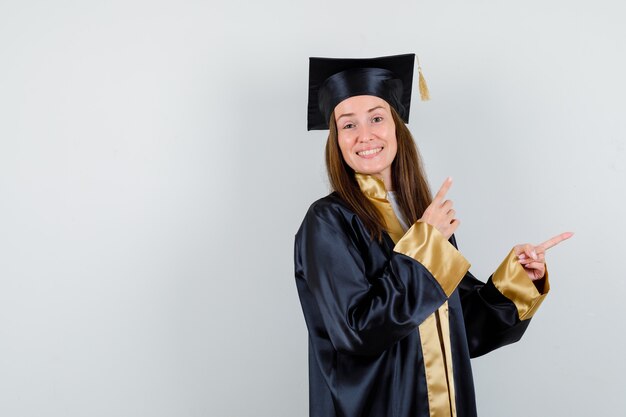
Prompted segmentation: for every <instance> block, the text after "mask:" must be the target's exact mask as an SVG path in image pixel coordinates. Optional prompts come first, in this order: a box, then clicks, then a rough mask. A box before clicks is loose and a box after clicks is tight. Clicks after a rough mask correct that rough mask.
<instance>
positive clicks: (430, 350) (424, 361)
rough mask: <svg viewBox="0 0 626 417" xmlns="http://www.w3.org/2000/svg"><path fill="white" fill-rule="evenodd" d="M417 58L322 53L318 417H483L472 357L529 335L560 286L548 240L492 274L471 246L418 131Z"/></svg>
mask: <svg viewBox="0 0 626 417" xmlns="http://www.w3.org/2000/svg"><path fill="white" fill-rule="evenodd" d="M414 59H415V58H414V55H400V56H394V57H384V58H374V59H327V58H311V62H310V65H311V67H310V88H309V129H324V128H328V129H329V135H328V142H327V144H326V166H327V169H328V176H329V179H330V184H331V187H332V190H333V192H332V194H330V195H328V196H327V197H324V198H322V199H320V200H318V201H316V202H315V203H313V204H312V205H311V207H310V209H309V210H308V212H307V214H306V216H305V218H304V220H303V222H302V225H301V227H300V229H299V230H298V233H297V234H296V239H295V274H296V284H297V288H298V293H299V296H300V301H301V303H302V309H303V312H304V317H305V320H306V323H307V327H308V330H309V390H310V415H311V417H333V416H342V417H364V416H372V417H373V416H376V417H387V416H389V417H391V416H394V417H405V416H406V417H409V416H411V417H419V416H459V417H465V416H475V415H476V406H475V400H474V388H473V382H472V373H471V367H470V358H471V357H476V356H479V355H483V354H485V353H487V352H489V351H491V350H493V349H496V348H498V347H500V346H503V345H506V344H509V343H513V342H516V341H517V340H519V339H520V337H521V336H522V334H523V333H524V331H525V329H526V327H527V326H528V324H529V321H530V318H531V317H532V316H533V314H534V313H535V312H536V310H537V308H538V307H539V305H540V304H541V302H542V300H543V299H544V297H545V295H546V294H547V293H548V290H549V283H548V277H547V272H546V269H545V252H546V250H547V249H548V248H550V247H552V246H554V245H556V244H557V243H559V242H560V241H562V240H564V239H567V238H569V237H570V236H571V234H570V233H564V234H561V235H559V236H556V237H554V238H552V239H550V240H548V241H547V242H544V243H542V244H540V245H537V246H534V245H530V244H523V245H517V246H515V247H514V248H513V249H512V250H511V251H510V253H509V254H508V255H507V256H506V258H505V259H504V261H503V262H502V264H501V265H500V266H499V267H498V269H497V270H496V271H495V272H494V274H493V275H492V276H491V277H490V278H489V279H488V280H487V282H486V283H483V282H481V281H478V280H477V279H476V278H474V277H473V276H472V274H471V273H470V272H469V266H470V264H469V262H468V261H467V260H466V259H465V258H464V257H463V255H462V254H461V253H460V252H459V251H458V250H457V247H456V242H455V239H454V232H455V230H456V229H457V228H458V226H459V220H458V218H457V216H456V212H455V210H454V208H453V203H452V202H451V201H450V200H447V199H446V192H447V191H448V189H449V188H450V186H451V184H452V181H451V179H449V178H448V179H447V180H446V181H445V182H444V184H443V185H442V186H441V189H440V190H439V191H438V192H437V194H436V195H435V197H434V198H432V199H431V195H430V191H429V188H428V184H427V181H426V178H425V176H424V173H423V171H422V167H421V165H420V158H419V154H418V152H417V149H416V146H415V143H414V141H413V139H412V137H411V134H410V132H409V131H408V129H407V127H406V125H405V121H406V122H408V115H409V106H410V97H411V85H412V76H413V62H414Z"/></svg>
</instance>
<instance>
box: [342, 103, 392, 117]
mask: <svg viewBox="0 0 626 417" xmlns="http://www.w3.org/2000/svg"><path fill="white" fill-rule="evenodd" d="M378 109H383V110H385V108H384V107H383V106H376V107H372V108H371V109H369V110H368V111H367V112H368V113H371V112H373V111H374V110H378ZM348 116H354V113H344V114H342V115H341V116H339V117H337V120H339V119H341V118H342V117H348Z"/></svg>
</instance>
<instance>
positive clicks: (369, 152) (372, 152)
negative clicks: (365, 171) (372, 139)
mask: <svg viewBox="0 0 626 417" xmlns="http://www.w3.org/2000/svg"><path fill="white" fill-rule="evenodd" d="M382 150H383V148H382V147H380V148H374V149H368V150H366V151H360V152H357V153H356V154H357V155H359V156H372V155H376V154H377V153H378V152H380V151H382Z"/></svg>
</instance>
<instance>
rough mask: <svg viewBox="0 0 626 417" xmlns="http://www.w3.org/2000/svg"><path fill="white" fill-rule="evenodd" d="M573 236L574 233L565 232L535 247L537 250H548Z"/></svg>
mask: <svg viewBox="0 0 626 417" xmlns="http://www.w3.org/2000/svg"><path fill="white" fill-rule="evenodd" d="M573 235H574V233H572V232H565V233H561V234H560V235H556V236H554V237H553V238H551V239H548V240H546V241H545V242H543V243H541V244H539V245H537V247H538V248H541V249H543V250H544V251H545V250H548V249H550V248H551V247H553V246H556V245H558V244H559V243H561V242H563V241H564V240H567V239H569V238H570V237H572V236H573Z"/></svg>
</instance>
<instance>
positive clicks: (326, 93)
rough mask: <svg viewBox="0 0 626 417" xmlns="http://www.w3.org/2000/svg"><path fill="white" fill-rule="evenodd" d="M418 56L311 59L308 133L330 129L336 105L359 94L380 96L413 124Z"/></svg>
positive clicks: (405, 119)
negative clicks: (410, 117) (414, 85)
mask: <svg viewBox="0 0 626 417" xmlns="http://www.w3.org/2000/svg"><path fill="white" fill-rule="evenodd" d="M414 62H415V54H405V55H394V56H386V57H381V58H363V59H361V58H356V59H355V58H346V59H343V58H309V108H308V127H307V128H308V130H324V129H328V121H329V119H330V115H331V114H332V112H333V110H334V109H335V106H337V104H339V103H340V102H342V101H343V100H345V99H347V98H349V97H353V96H359V95H371V96H376V97H380V98H382V99H383V100H385V101H386V102H387V103H389V105H391V106H392V107H393V108H394V109H395V110H396V111H397V112H398V114H399V115H400V117H401V118H402V120H404V122H405V123H408V122H409V110H410V107H411V90H412V85H413V68H414Z"/></svg>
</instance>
